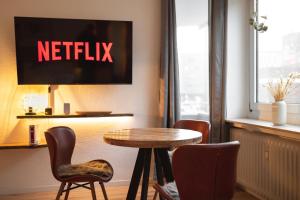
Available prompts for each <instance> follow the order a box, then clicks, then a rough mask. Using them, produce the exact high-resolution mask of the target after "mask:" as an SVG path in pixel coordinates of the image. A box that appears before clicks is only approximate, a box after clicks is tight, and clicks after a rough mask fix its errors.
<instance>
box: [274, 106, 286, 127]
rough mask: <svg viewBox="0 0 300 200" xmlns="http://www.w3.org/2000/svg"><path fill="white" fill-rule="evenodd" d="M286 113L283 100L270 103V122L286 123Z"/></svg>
mask: <svg viewBox="0 0 300 200" xmlns="http://www.w3.org/2000/svg"><path fill="white" fill-rule="evenodd" d="M286 113H287V111H286V103H285V101H276V102H274V103H272V122H273V124H274V125H275V126H281V125H285V124H286Z"/></svg>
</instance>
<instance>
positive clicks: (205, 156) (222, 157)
mask: <svg viewBox="0 0 300 200" xmlns="http://www.w3.org/2000/svg"><path fill="white" fill-rule="evenodd" d="M239 147H240V143H239V142H238V141H234V142H228V143H219V144H196V145H185V146H182V147H179V148H178V149H177V150H176V151H175V153H174V155H173V166H172V169H173V174H174V179H175V182H172V183H168V184H165V185H164V186H160V185H158V184H155V185H154V189H155V190H156V191H157V192H158V193H159V194H160V196H161V197H162V198H163V199H167V200H178V199H179V198H180V200H229V199H231V198H232V197H233V194H234V190H235V183H236V162H237V155H238V150H239ZM154 198H156V195H155V197H154Z"/></svg>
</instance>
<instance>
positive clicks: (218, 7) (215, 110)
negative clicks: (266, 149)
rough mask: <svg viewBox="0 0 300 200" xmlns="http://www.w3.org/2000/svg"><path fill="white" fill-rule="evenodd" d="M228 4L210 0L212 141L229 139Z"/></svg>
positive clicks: (220, 0) (224, 0)
mask: <svg viewBox="0 0 300 200" xmlns="http://www.w3.org/2000/svg"><path fill="white" fill-rule="evenodd" d="M227 4H228V2H227V0H211V1H210V53H209V58H210V122H211V139H210V140H211V142H224V141H227V140H228V134H227V131H226V127H225V115H226V87H225V86H226V32H227V30H226V28H227Z"/></svg>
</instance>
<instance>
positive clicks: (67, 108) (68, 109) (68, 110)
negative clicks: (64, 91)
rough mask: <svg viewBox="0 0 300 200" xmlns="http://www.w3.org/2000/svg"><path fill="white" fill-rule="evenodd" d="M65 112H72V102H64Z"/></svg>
mask: <svg viewBox="0 0 300 200" xmlns="http://www.w3.org/2000/svg"><path fill="white" fill-rule="evenodd" d="M64 113H65V115H69V114H70V103H64Z"/></svg>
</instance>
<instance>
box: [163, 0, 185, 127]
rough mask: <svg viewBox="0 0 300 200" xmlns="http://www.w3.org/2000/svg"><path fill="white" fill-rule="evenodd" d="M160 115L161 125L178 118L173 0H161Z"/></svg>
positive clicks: (169, 125)
mask: <svg viewBox="0 0 300 200" xmlns="http://www.w3.org/2000/svg"><path fill="white" fill-rule="evenodd" d="M161 33H162V34H161V64H160V116H161V122H162V124H161V126H162V127H172V126H173V124H174V123H175V121H177V120H178V119H179V110H180V108H179V94H180V91H179V77H178V76H179V72H178V58H177V42H176V13H175V0H161Z"/></svg>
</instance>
